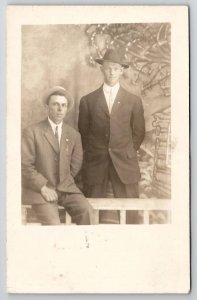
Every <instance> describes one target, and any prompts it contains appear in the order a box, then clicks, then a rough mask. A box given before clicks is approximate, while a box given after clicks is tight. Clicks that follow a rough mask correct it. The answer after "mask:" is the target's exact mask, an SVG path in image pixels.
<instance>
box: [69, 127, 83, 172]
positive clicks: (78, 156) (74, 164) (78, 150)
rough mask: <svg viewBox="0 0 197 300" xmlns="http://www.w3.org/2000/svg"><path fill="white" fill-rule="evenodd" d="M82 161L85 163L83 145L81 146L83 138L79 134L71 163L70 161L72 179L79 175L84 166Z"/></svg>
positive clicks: (77, 134)
mask: <svg viewBox="0 0 197 300" xmlns="http://www.w3.org/2000/svg"><path fill="white" fill-rule="evenodd" d="M82 161H83V151H82V144H81V136H80V134H79V133H78V132H77V133H76V140H75V144H74V147H73V151H72V155H71V161H70V172H71V176H72V177H75V176H76V175H77V174H78V173H79V171H80V169H81V166H82Z"/></svg>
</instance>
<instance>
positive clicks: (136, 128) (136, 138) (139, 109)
mask: <svg viewBox="0 0 197 300" xmlns="http://www.w3.org/2000/svg"><path fill="white" fill-rule="evenodd" d="M131 127H132V135H133V136H132V138H133V145H134V148H135V150H136V151H137V150H138V149H139V148H140V145H141V143H142V142H143V139H144V136H145V120H144V109H143V105H142V101H141V99H140V98H137V99H136V101H135V104H134V110H133V114H132V118H131Z"/></svg>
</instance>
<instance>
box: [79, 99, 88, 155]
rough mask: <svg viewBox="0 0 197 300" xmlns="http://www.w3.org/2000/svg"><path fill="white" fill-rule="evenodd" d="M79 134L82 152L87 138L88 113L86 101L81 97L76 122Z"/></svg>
mask: <svg viewBox="0 0 197 300" xmlns="http://www.w3.org/2000/svg"><path fill="white" fill-rule="evenodd" d="M78 127H79V132H80V134H81V139H82V145H83V150H86V146H87V137H88V131H89V111H88V105H87V101H86V99H85V98H84V97H83V98H82V99H81V101H80V105H79V120H78Z"/></svg>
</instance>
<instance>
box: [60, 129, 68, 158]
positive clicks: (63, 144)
mask: <svg viewBox="0 0 197 300" xmlns="http://www.w3.org/2000/svg"><path fill="white" fill-rule="evenodd" d="M68 142H69V140H68V133H67V130H66V124H65V123H63V125H62V136H61V142H60V156H62V154H64V153H65V152H68Z"/></svg>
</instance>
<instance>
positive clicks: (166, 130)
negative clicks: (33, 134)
mask: <svg viewBox="0 0 197 300" xmlns="http://www.w3.org/2000/svg"><path fill="white" fill-rule="evenodd" d="M170 38H171V34H170V24H168V23H149V24H145V23H143V24H142V23H140V24H134V23H133V24H132V23H130V24H96V25H95V24H94V25H92V24H89V25H47V26H46V25H44V26H43V25H41V26H40V25H39V26H38V25H35V26H29V25H28V26H22V66H21V67H22V86H21V89H22V105H21V109H22V120H21V122H22V123H21V125H22V129H23V128H25V127H26V126H28V125H30V124H32V123H35V122H38V121H40V120H42V119H44V118H45V117H46V110H45V107H44V105H43V104H42V96H43V94H44V92H45V91H46V89H48V88H49V87H52V86H54V85H61V86H63V87H65V88H66V89H67V90H69V91H70V92H71V94H72V95H73V97H74V99H75V107H74V109H73V110H72V111H71V112H70V113H69V114H68V116H67V120H66V121H67V122H68V123H69V124H70V125H71V126H73V127H75V128H77V120H78V107H79V101H80V98H81V97H82V96H83V95H85V94H87V93H90V92H91V91H93V90H95V89H97V88H98V87H99V86H100V85H101V84H102V80H103V77H102V74H101V72H100V70H99V68H100V67H99V65H98V64H96V63H95V62H94V59H95V58H96V57H102V56H103V54H104V53H105V51H106V49H107V48H120V49H121V51H122V50H124V55H125V60H126V61H127V62H128V63H129V65H130V68H129V69H128V70H126V71H125V73H124V75H123V77H122V85H123V86H124V88H126V89H127V90H128V91H130V92H131V93H133V94H136V95H138V96H140V97H141V98H142V101H143V106H144V112H145V120H146V136H145V139H144V142H143V144H142V146H141V148H140V151H139V153H138V158H139V164H140V169H141V181H140V198H165V199H169V198H170V197H171V135H170V124H171V110H170V104H171V100H170V67H171V57H170V56H171V55H170V54H171V47H170ZM79 184H80V183H79ZM154 218H158V220H157V222H162V219H163V218H165V216H164V215H163V214H162V213H161V214H157V216H156V215H154Z"/></svg>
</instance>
